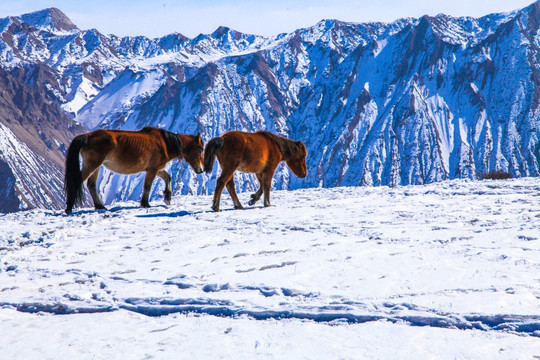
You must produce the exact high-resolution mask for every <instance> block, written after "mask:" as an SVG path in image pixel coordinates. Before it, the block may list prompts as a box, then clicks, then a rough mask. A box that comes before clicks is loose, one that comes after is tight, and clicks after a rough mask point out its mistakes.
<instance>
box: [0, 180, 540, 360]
mask: <svg viewBox="0 0 540 360" xmlns="http://www.w3.org/2000/svg"><path fill="white" fill-rule="evenodd" d="M239 196H240V200H241V201H243V203H244V205H247V200H248V199H249V194H247V193H243V194H240V195H239ZM210 204H211V197H210V196H176V197H174V198H173V202H172V205H170V206H169V207H166V206H164V205H162V204H161V203H160V202H153V203H152V205H153V207H152V208H150V209H142V208H139V206H138V203H135V202H127V203H117V204H115V205H113V206H111V207H110V210H109V211H107V212H96V211H92V210H90V209H81V210H79V211H76V212H75V213H74V215H72V216H66V215H64V214H63V213H62V212H52V211H45V210H32V211H27V212H20V213H15V214H8V215H1V216H0V331H2V333H4V334H9V335H8V336H3V337H0V338H1V339H2V340H0V358H9V359H17V358H21V359H23V358H24V359H28V358H33V357H36V356H38V355H39V358H55V359H58V358H66V359H67V358H73V354H79V355H80V356H79V358H103V359H111V358H123V356H124V355H125V354H126V353H127V354H130V357H132V358H160V359H166V358H178V354H182V356H184V355H185V358H193V357H194V356H196V357H199V358H208V357H211V358H253V357H256V358H277V359H281V358H310V359H313V358H320V359H323V358H324V359H327V358H344V359H350V358H373V359H377V358H404V359H405V358H411V356H412V357H419V356H420V357H422V358H448V359H454V358H471V359H475V358H500V359H508V358H516V359H523V358H534V357H538V356H540V342H539V341H538V340H537V337H538V336H540V312H539V310H540V309H539V303H540V302H539V298H540V290H539V286H538V285H539V282H540V256H539V251H540V232H539V229H540V183H539V182H538V179H537V178H522V179H517V180H512V181H485V182H471V181H464V180H456V181H449V182H442V183H436V184H430V185H426V186H407V187H395V188H388V187H377V188H369V187H343V188H333V189H303V190H297V191H290V192H288V191H274V192H272V204H273V206H272V207H270V208H266V209H265V208H262V204H260V203H258V204H256V205H255V206H253V207H248V208H246V210H243V211H242V210H233V209H232V208H233V206H232V202H231V201H230V198H229V196H228V195H227V194H224V195H223V197H222V206H221V208H222V210H223V211H222V212H220V213H214V212H212V211H211V210H210ZM17 310H18V311H17ZM131 355H132V356H131Z"/></svg>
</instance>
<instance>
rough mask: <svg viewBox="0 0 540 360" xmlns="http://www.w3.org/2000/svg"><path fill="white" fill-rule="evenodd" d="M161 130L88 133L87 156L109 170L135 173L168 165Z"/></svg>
mask: <svg viewBox="0 0 540 360" xmlns="http://www.w3.org/2000/svg"><path fill="white" fill-rule="evenodd" d="M162 142H163V141H162V138H161V137H160V132H159V129H156V128H145V129H143V130H139V131H129V130H116V129H111V130H109V129H98V130H95V131H93V132H91V133H88V146H87V150H86V153H87V156H95V157H96V158H99V159H100V161H102V162H103V165H105V166H106V167H107V168H108V169H110V170H112V171H114V172H117V173H120V174H135V173H138V172H141V171H145V170H147V169H148V168H149V167H157V168H161V167H162V165H163V166H164V164H165V163H166V160H164V158H165V156H164V151H163V144H162Z"/></svg>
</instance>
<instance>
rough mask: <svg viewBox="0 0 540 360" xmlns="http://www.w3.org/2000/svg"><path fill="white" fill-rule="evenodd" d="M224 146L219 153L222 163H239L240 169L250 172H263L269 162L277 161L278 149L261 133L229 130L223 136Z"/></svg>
mask: <svg viewBox="0 0 540 360" xmlns="http://www.w3.org/2000/svg"><path fill="white" fill-rule="evenodd" d="M221 137H222V138H223V147H222V149H221V154H219V153H218V160H219V161H220V163H223V162H224V161H226V162H231V163H237V164H238V170H240V171H242V172H248V173H259V172H262V171H263V170H264V169H265V168H266V167H267V166H268V165H269V163H275V165H277V163H278V162H279V159H277V152H278V151H277V149H276V146H275V144H273V143H272V141H270V140H269V139H268V138H267V137H265V136H264V135H262V134H259V133H248V132H243V131H229V132H226V133H225V134H223V135H222V136H221Z"/></svg>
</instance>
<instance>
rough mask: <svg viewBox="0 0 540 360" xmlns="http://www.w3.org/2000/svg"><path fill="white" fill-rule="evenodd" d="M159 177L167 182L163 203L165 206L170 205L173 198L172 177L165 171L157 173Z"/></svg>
mask: <svg viewBox="0 0 540 360" xmlns="http://www.w3.org/2000/svg"><path fill="white" fill-rule="evenodd" d="M157 176H159V177H160V178H162V179H163V181H165V191H164V192H163V201H164V202H165V204H167V205H170V203H171V196H172V187H171V176H170V175H169V173H168V172H166V171H165V170H161V171H160V172H158V173H157Z"/></svg>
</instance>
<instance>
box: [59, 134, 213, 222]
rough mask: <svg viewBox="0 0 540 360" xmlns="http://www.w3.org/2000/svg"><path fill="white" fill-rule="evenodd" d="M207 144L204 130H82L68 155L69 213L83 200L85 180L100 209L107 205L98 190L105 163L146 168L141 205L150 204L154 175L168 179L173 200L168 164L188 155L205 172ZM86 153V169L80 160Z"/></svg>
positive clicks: (129, 169)
mask: <svg viewBox="0 0 540 360" xmlns="http://www.w3.org/2000/svg"><path fill="white" fill-rule="evenodd" d="M203 149H204V144H203V142H202V140H201V136H200V134H197V135H183V134H175V133H172V132H169V131H166V130H163V129H158V128H152V127H145V128H144V129H142V130H139V131H127V130H105V129H99V130H95V131H93V132H90V133H86V134H82V135H79V136H77V137H75V139H73V141H72V142H71V144H70V145H69V149H68V153H67V158H66V177H65V181H64V190H65V192H66V213H68V214H69V213H71V211H72V209H73V206H74V205H76V206H80V205H81V203H82V200H83V186H82V185H83V183H84V182H85V181H86V180H88V182H87V184H86V185H87V187H88V190H90V194H91V195H92V200H94V207H95V208H96V209H105V206H103V203H102V202H101V200H100V198H99V195H98V193H97V187H96V182H97V178H98V174H99V167H100V166H101V165H102V164H103V165H105V167H107V168H108V169H110V170H112V171H114V172H116V173H119V174H124V175H128V174H136V173H139V172H142V171H145V172H146V177H145V179H144V190H143V196H142V200H141V206H143V207H150V204H149V203H148V195H149V193H150V188H151V187H152V182H153V181H154V178H155V177H156V175H157V176H159V177H160V178H162V179H163V181H165V192H164V193H163V194H164V200H165V203H166V204H169V203H170V200H171V195H172V187H171V177H170V175H169V174H168V173H167V172H166V171H165V170H164V168H165V165H166V164H167V163H168V162H169V161H171V160H173V159H175V158H178V159H182V158H183V159H185V160H186V161H187V163H188V164H190V165H191V167H192V168H193V170H195V172H196V173H198V174H200V173H202V172H203V160H204V155H203ZM79 154H80V155H81V156H82V160H83V166H82V170H81V168H80V164H79Z"/></svg>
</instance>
